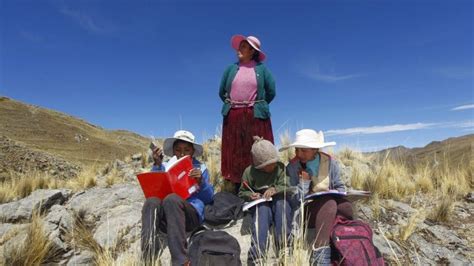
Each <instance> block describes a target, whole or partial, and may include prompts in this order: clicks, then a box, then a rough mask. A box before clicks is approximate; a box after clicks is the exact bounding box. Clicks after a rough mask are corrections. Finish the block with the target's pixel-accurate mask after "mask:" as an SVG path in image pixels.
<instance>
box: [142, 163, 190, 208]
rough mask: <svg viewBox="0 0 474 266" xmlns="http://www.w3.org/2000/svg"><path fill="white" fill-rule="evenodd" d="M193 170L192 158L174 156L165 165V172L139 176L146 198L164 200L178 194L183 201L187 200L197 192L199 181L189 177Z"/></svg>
mask: <svg viewBox="0 0 474 266" xmlns="http://www.w3.org/2000/svg"><path fill="white" fill-rule="evenodd" d="M192 169H193V161H192V159H191V157H190V156H184V157H182V158H181V159H179V160H178V159H177V158H176V156H173V157H172V158H171V159H170V160H169V161H168V163H167V164H166V165H165V171H164V172H147V173H141V174H138V175H137V178H138V181H139V182H140V186H141V187H142V190H143V193H144V194H145V198H149V197H158V198H160V199H164V198H165V197H166V196H168V195H169V194H171V193H176V194H177V195H178V196H180V197H181V198H183V199H187V198H188V197H189V196H190V195H191V194H193V193H194V192H195V191H196V190H197V181H196V179H194V178H191V177H189V172H190V171H191V170H192Z"/></svg>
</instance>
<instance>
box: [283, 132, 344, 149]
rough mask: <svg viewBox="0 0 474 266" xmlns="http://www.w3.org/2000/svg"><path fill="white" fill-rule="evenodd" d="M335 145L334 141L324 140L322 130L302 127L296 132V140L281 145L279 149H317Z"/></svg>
mask: <svg viewBox="0 0 474 266" xmlns="http://www.w3.org/2000/svg"><path fill="white" fill-rule="evenodd" d="M334 145H336V142H334V141H331V142H324V134H323V132H322V131H319V132H316V131H314V130H312V129H302V130H300V131H298V132H296V140H295V142H293V143H291V144H290V145H288V146H285V147H281V148H280V149H279V151H283V150H286V149H289V148H291V147H295V148H309V149H319V148H324V147H329V146H334Z"/></svg>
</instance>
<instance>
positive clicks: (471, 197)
mask: <svg viewBox="0 0 474 266" xmlns="http://www.w3.org/2000/svg"><path fill="white" fill-rule="evenodd" d="M465 199H466V201H467V202H471V203H474V192H472V191H471V192H469V193H467V195H466V197H465Z"/></svg>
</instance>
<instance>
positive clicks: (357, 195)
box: [304, 189, 371, 201]
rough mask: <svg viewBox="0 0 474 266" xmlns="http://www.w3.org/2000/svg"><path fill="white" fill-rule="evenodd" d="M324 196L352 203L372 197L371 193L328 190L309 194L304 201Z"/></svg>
mask: <svg viewBox="0 0 474 266" xmlns="http://www.w3.org/2000/svg"><path fill="white" fill-rule="evenodd" d="M324 195H331V196H339V197H345V198H347V199H348V200H350V201H354V200H358V199H361V198H366V197H369V196H370V195H371V192H370V191H363V190H349V191H344V192H340V191H337V190H333V189H331V190H328V191H320V192H315V193H311V194H308V195H306V196H305V197H304V200H305V201H308V200H313V199H315V198H316V197H319V196H324Z"/></svg>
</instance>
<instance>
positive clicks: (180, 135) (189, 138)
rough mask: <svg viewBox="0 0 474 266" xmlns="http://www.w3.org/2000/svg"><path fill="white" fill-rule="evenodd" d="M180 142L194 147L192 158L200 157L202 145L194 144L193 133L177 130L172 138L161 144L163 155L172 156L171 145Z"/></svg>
mask: <svg viewBox="0 0 474 266" xmlns="http://www.w3.org/2000/svg"><path fill="white" fill-rule="evenodd" d="M178 139H179V140H182V141H186V142H189V143H191V144H193V147H194V154H193V157H194V156H201V155H202V151H203V149H202V145H201V144H198V143H196V142H194V140H195V139H194V135H193V133H191V132H189V131H186V130H178V131H176V132H175V133H174V136H173V137H172V138H167V139H165V142H164V143H163V153H164V154H165V155H167V156H174V153H173V144H174V142H175V141H176V140H178Z"/></svg>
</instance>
